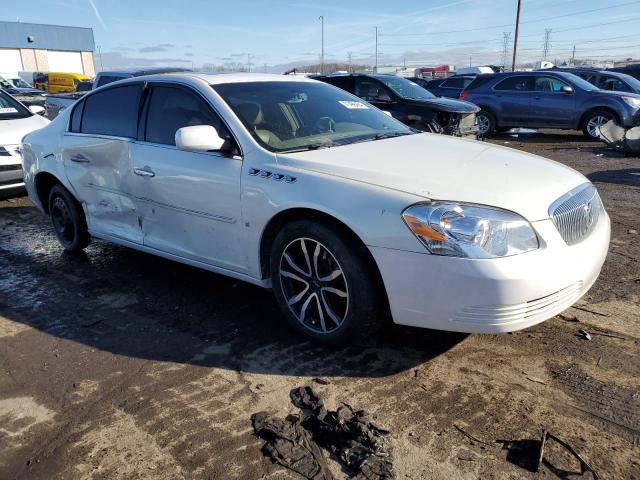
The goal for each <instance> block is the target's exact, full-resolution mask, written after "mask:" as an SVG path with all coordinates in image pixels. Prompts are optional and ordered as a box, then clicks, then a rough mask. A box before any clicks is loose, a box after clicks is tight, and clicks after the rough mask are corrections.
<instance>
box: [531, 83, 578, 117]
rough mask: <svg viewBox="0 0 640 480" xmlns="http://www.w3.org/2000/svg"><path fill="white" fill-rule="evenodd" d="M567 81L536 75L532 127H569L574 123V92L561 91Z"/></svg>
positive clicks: (566, 85)
mask: <svg viewBox="0 0 640 480" xmlns="http://www.w3.org/2000/svg"><path fill="white" fill-rule="evenodd" d="M563 87H571V85H569V83H567V82H565V81H563V80H560V79H559V78H556V77H551V76H547V75H536V76H535V79H534V97H533V101H532V104H531V123H530V125H529V126H531V127H534V128H544V127H553V128H571V127H572V126H573V125H575V123H576V122H575V118H574V117H575V115H576V93H575V91H574V92H571V93H567V92H563V91H562V88H563Z"/></svg>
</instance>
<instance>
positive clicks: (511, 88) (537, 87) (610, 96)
mask: <svg viewBox="0 0 640 480" xmlns="http://www.w3.org/2000/svg"><path fill="white" fill-rule="evenodd" d="M460 99H462V100H466V101H469V102H473V103H475V104H476V105H478V106H479V107H480V108H481V111H480V112H479V113H478V114H477V118H478V126H479V127H480V132H481V134H483V135H491V134H492V133H494V132H496V131H504V130H508V129H510V128H514V127H527V128H557V129H567V130H578V129H581V130H582V131H583V132H584V134H585V135H587V136H589V137H591V138H597V137H596V128H597V127H599V126H601V125H604V124H605V123H607V122H608V121H609V120H615V121H616V122H617V123H618V124H619V125H621V126H623V127H627V128H628V127H631V126H634V125H638V124H639V123H640V113H639V112H640V95H637V94H634V93H623V92H612V91H605V90H600V89H599V88H597V87H596V86H594V85H592V84H590V83H589V82H587V81H585V80H583V79H581V78H580V77H578V76H576V75H573V74H571V73H566V72H551V71H549V72H510V73H496V74H493V75H479V76H478V77H476V79H475V80H474V81H473V82H471V84H470V85H469V86H468V87H467V88H466V89H465V90H463V92H462V93H461V94H460Z"/></svg>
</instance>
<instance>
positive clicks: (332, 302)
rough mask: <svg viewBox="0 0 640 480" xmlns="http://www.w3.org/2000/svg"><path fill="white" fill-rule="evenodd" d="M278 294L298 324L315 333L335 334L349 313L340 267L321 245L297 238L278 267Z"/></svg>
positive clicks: (345, 285) (310, 240)
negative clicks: (279, 291) (280, 290)
mask: <svg viewBox="0 0 640 480" xmlns="http://www.w3.org/2000/svg"><path fill="white" fill-rule="evenodd" d="M279 268H280V271H279V274H280V275H279V276H280V284H281V287H282V293H283V294H284V297H285V299H286V302H287V305H288V306H289V309H290V310H291V312H292V313H293V315H294V316H295V318H296V319H297V320H298V322H300V324H301V325H302V326H303V327H305V328H307V329H309V330H312V331H313V332H316V333H321V334H326V333H331V332H333V331H335V330H337V329H338V328H339V327H340V326H341V325H342V324H343V323H344V321H345V319H346V317H347V313H348V311H349V287H348V285H347V279H346V277H345V274H344V271H343V270H342V266H341V265H340V263H339V262H338V260H337V259H336V257H335V256H334V255H333V253H331V251H330V250H329V249H328V248H327V247H326V246H325V245H323V244H322V243H320V242H318V241H317V240H313V239H311V238H297V239H295V240H293V241H292V242H291V243H289V244H288V245H287V247H286V248H285V249H284V251H283V252H282V256H281V257H280V263H279Z"/></svg>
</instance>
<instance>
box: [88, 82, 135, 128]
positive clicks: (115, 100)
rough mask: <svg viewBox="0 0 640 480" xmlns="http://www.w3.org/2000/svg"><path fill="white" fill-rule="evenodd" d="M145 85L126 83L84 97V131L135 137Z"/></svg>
mask: <svg viewBox="0 0 640 480" xmlns="http://www.w3.org/2000/svg"><path fill="white" fill-rule="evenodd" d="M141 92H142V85H140V84H134V85H126V86H122V87H116V88H109V89H108V90H104V91H101V92H96V93H93V94H89V95H88V96H87V97H86V98H85V100H84V112H83V114H82V125H81V128H80V130H81V132H82V133H90V134H98V135H112V136H115V137H130V138H135V137H136V136H137V130H138V107H139V102H140V94H141Z"/></svg>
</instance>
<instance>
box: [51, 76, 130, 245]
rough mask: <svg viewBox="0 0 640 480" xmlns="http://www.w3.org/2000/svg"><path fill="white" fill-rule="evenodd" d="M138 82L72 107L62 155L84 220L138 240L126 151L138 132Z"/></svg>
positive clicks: (96, 228)
mask: <svg viewBox="0 0 640 480" xmlns="http://www.w3.org/2000/svg"><path fill="white" fill-rule="evenodd" d="M141 92H142V85H140V84H133V85H127V86H122V87H114V88H109V89H106V90H103V91H100V92H96V93H93V94H90V95H88V96H87V97H86V98H85V99H84V100H83V101H82V102H80V103H78V104H77V106H76V107H74V111H73V113H72V122H71V131H70V132H67V133H65V135H64V136H63V137H62V149H61V151H62V161H63V164H64V170H65V173H66V175H67V179H68V180H69V182H70V183H71V186H72V188H73V190H75V195H76V198H77V199H78V200H79V201H80V202H81V203H82V205H83V206H84V209H85V212H86V217H87V226H88V227H89V230H90V231H91V232H93V233H97V234H100V233H102V234H106V235H110V236H114V237H117V238H120V239H124V240H127V241H131V242H135V243H142V230H141V228H140V223H139V219H138V212H137V211H136V206H135V202H134V201H133V197H132V194H131V165H130V161H129V158H130V154H131V145H132V141H133V140H134V139H135V137H136V136H137V122H138V108H139V101H140V97H141Z"/></svg>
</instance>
